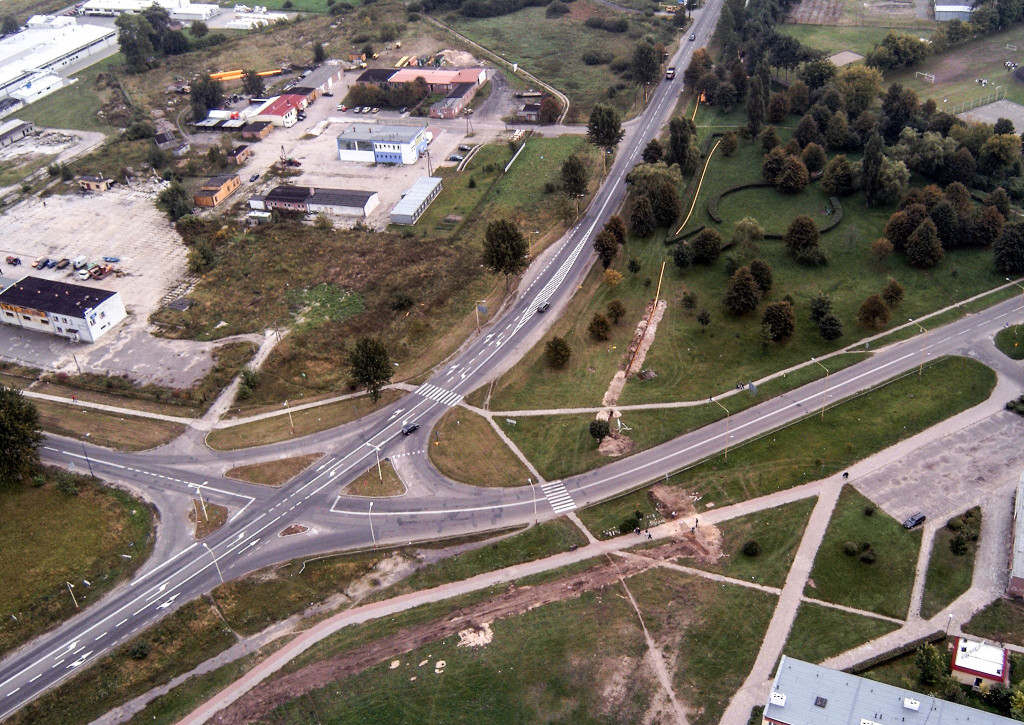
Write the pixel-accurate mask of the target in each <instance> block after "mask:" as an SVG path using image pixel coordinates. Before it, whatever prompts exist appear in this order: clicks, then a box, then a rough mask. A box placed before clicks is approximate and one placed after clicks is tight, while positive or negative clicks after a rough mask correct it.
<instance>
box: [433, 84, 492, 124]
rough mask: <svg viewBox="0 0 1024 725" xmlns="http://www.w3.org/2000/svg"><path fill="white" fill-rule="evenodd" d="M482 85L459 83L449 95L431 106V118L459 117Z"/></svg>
mask: <svg viewBox="0 0 1024 725" xmlns="http://www.w3.org/2000/svg"><path fill="white" fill-rule="evenodd" d="M479 88H480V86H478V85H477V84H476V83H457V84H456V85H455V87H454V88H452V89H451V90H450V91H448V95H447V96H445V97H444V98H442V99H441V100H440V101H438V102H437V103H434V104H433V105H431V106H430V117H431V118H458V116H459V114H460V113H462V112H463V111H464V110H465V109H466V107H468V106H469V102H470V101H472V100H473V98H474V96H476V92H477V90H479Z"/></svg>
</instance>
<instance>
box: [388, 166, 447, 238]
mask: <svg viewBox="0 0 1024 725" xmlns="http://www.w3.org/2000/svg"><path fill="white" fill-rule="evenodd" d="M441 189H442V185H441V179H440V178H438V177H436V176H423V177H421V178H419V179H417V180H416V183H415V184H413V185H412V187H410V189H409V190H408V191H407V192H405V194H403V195H402V200H401V201H399V202H398V203H397V204H395V208H394V209H392V210H391V223H392V224H406V225H410V226H411V225H413V224H415V223H416V222H418V221H419V219H420V217H421V216H423V212H425V211H426V210H427V207H428V206H430V202H432V201H433V200H434V199H436V198H437V195H438V194H440V193H441Z"/></svg>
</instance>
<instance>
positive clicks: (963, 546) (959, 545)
mask: <svg viewBox="0 0 1024 725" xmlns="http://www.w3.org/2000/svg"><path fill="white" fill-rule="evenodd" d="M969 541H970V539H969V537H968V536H967V532H965V531H958V532H957V533H956V535H955V536H954V537H953V538H952V539H950V540H949V550H950V551H951V552H952V553H953V554H954V555H956V556H963V555H965V554H966V553H967V552H968V551H969V550H970V543H969Z"/></svg>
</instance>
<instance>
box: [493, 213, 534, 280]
mask: <svg viewBox="0 0 1024 725" xmlns="http://www.w3.org/2000/svg"><path fill="white" fill-rule="evenodd" d="M526 253H527V244H526V238H525V237H524V236H523V233H522V232H521V231H519V227H517V226H516V225H515V222H513V221H511V220H509V219H495V220H494V221H492V222H491V223H489V224H488V225H487V231H486V232H485V233H484V266H485V267H487V269H489V270H491V272H492V273H494V274H503V275H505V290H506V291H507V290H508V279H509V277H510V276H511V275H513V274H519V273H520V272H522V271H523V270H524V269H526Z"/></svg>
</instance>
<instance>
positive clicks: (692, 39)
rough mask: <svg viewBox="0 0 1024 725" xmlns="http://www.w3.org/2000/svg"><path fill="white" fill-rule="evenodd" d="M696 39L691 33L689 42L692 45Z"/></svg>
mask: <svg viewBox="0 0 1024 725" xmlns="http://www.w3.org/2000/svg"><path fill="white" fill-rule="evenodd" d="M696 39H697V36H696V35H694V34H693V33H690V42H691V43H692V42H693V41H694V40H696Z"/></svg>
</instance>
